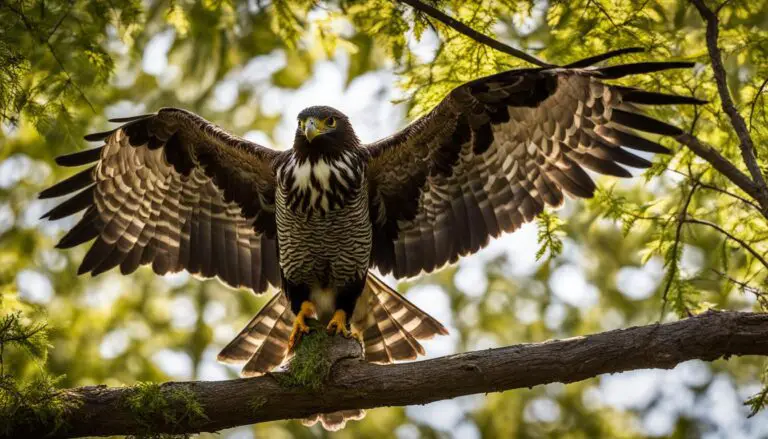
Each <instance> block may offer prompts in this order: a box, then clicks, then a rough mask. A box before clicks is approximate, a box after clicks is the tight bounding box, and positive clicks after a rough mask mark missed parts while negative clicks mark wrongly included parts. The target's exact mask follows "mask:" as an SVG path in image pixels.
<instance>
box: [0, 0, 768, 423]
mask: <svg viewBox="0 0 768 439" xmlns="http://www.w3.org/2000/svg"><path fill="white" fill-rule="evenodd" d="M430 8H431V9H436V10H438V11H442V13H444V14H446V15H447V16H449V17H452V18H453V19H455V20H457V21H458V22H460V23H461V24H463V25H464V26H466V27H467V28H469V29H471V30H474V31H475V32H477V33H479V34H481V35H485V36H487V37H490V38H493V39H495V40H497V41H500V42H502V43H503V44H506V45H509V46H512V47H514V48H517V49H519V50H520V51H522V52H524V53H527V54H529V55H531V56H533V57H535V58H537V59H539V60H543V61H544V62H546V63H549V64H556V65H566V64H568V63H570V62H574V61H576V60H579V59H583V58H587V57H590V56H594V55H598V54H601V53H605V52H609V51H612V50H617V49H622V48H630V47H640V48H642V49H644V51H643V52H630V53H626V54H624V55H622V56H621V58H617V59H614V60H611V61H609V62H618V61H621V62H641V61H648V60H682V61H693V62H696V67H695V68H694V69H687V70H685V69H683V70H672V71H667V72H661V73H657V74H650V75H641V76H637V77H632V78H629V79H628V80H624V82H623V83H624V84H626V85H631V86H638V87H641V88H643V89H647V90H653V91H659V92H666V93H674V94H682V95H693V96H696V97H698V98H700V99H705V100H707V101H708V104H706V105H702V106H697V107H692V106H689V107H685V106H673V107H670V108H665V109H662V110H657V111H655V112H654V116H656V117H657V118H659V119H661V120H665V121H669V122H670V123H673V124H675V125H677V126H679V127H681V128H683V129H684V130H685V131H686V133H688V134H686V135H684V136H681V137H679V138H678V139H677V140H675V139H672V138H664V139H662V141H661V142H662V143H663V144H664V145H665V146H667V147H669V148H670V149H671V150H672V154H670V155H660V156H656V157H654V165H653V167H652V168H651V169H649V170H648V171H646V172H644V173H640V172H639V171H638V172H634V173H635V174H636V175H637V176H636V177H635V178H633V179H631V180H626V181H625V180H622V181H618V180H617V179H615V178H610V177H606V178H600V179H598V185H599V187H600V189H599V192H598V194H597V195H596V196H595V197H594V198H593V199H591V200H589V201H588V202H574V201H573V200H569V201H568V202H566V205H565V207H564V208H563V209H561V210H558V211H550V212H547V213H545V214H542V215H541V216H540V217H539V218H538V219H537V221H536V223H535V224H531V225H529V226H526V227H524V228H523V229H522V230H520V231H519V232H517V233H515V234H513V235H510V236H508V237H504V238H501V239H499V240H496V241H495V242H493V243H492V244H491V245H490V246H489V248H488V249H486V250H484V251H482V252H481V253H480V254H478V255H475V256H472V257H469V258H466V259H465V260H464V261H462V262H461V263H460V264H458V265H457V266H454V267H449V268H447V269H444V270H442V271H440V272H438V273H435V274H433V275H429V276H424V277H421V278H418V279H415V280H413V281H409V282H404V283H401V284H400V285H399V286H398V290H399V291H401V292H405V293H406V295H407V296H408V297H409V298H411V299H412V300H414V301H415V302H416V303H417V304H419V305H420V306H422V307H423V308H424V309H425V310H426V311H428V312H430V313H431V314H433V315H435V317H437V318H438V319H440V320H441V321H442V322H443V323H445V324H446V325H447V326H448V327H449V329H450V331H451V336H450V337H446V338H445V339H443V340H434V341H432V342H430V343H428V344H426V345H425V348H426V350H427V352H428V353H429V354H430V356H439V355H445V354H450V353H456V352H465V351H474V350H479V349H486V348H489V347H499V346H507V345H511V344H516V343H527V342H542V341H546V340H549V339H554V338H567V337H572V336H582V335H587V334H592V333H597V332H602V331H607V330H612V329H617V328H625V327H629V326H633V325H648V324H652V323H655V322H669V321H674V320H677V319H680V318H686V317H688V316H691V315H696V314H700V313H702V312H705V311H707V310H712V309H716V310H741V311H766V307H768V299H767V298H766V295H765V288H766V282H768V279H767V276H768V262H766V258H767V257H768V256H766V252H768V241H766V237H768V227H767V223H766V219H767V218H768V189H767V188H766V183H765V178H764V175H763V174H764V173H765V170H766V167H767V165H768V149H767V148H768V147H766V145H768V124H767V123H766V122H768V85H766V84H768V2H766V1H764V0H760V1H743V0H739V1H729V2H723V3H716V2H711V1H703V0H695V1H693V2H687V1H686V2H679V1H671V0H643V1H640V0H620V1H611V2H609V1H605V0H584V1H582V0H579V1H571V2H563V1H549V2H547V1H518V0H501V1H498V0H497V1H492V0H484V1H478V2H467V1H458V0H429V1H428V0H421V1H415V0H408V1H405V0H403V1H397V0H367V1H363V0H329V1H316V0H272V1H263V0H251V1H236V0H221V1H217V0H205V1H202V2H193V1H184V0H170V1H164V0H151V1H145V2H142V1H134V0H109V1H103V0H96V1H85V0H48V1H38V0H0V23H3V25H2V26H0V122H2V125H0V359H1V362H0V365H1V366H2V371H0V374H2V376H1V377H0V434H3V433H5V434H8V433H9V431H8V430H6V431H4V430H3V428H6V427H4V426H8V428H10V426H12V425H13V422H11V420H15V421H14V422H16V421H18V420H19V419H20V416H21V415H22V413H21V412H19V411H17V410H18V409H19V407H22V406H23V407H26V408H28V409H29V410H27V411H25V412H24V413H23V415H24V416H25V417H28V421H29V422H45V423H50V425H52V426H54V427H53V428H60V429H61V428H65V426H62V425H59V424H58V422H59V421H60V420H61V419H62V417H61V414H62V413H65V412H67V410H70V409H71V405H72V404H76V403H77V402H73V401H72V400H69V399H67V397H66V394H64V393H61V392H59V391H58V390H57V389H64V388H72V387H76V386H83V385H96V384H106V385H110V386H122V385H125V386H134V385H137V383H142V384H139V388H140V389H141V392H138V393H137V395H138V396H140V397H144V396H146V397H147V398H150V397H151V395H152V392H155V391H156V389H157V385H156V384H152V383H162V382H165V381H169V380H180V379H202V380H210V379H227V378H234V377H236V376H237V369H236V368H230V367H225V366H222V365H218V364H216V363H215V357H216V352H218V351H219V350H220V348H221V347H223V345H224V344H226V342H227V341H229V339H230V338H231V337H232V336H233V335H234V334H235V333H236V331H238V330H239V329H240V328H241V327H242V326H244V325H245V323H246V322H247V321H248V320H249V319H250V318H251V317H252V316H253V315H254V314H255V313H256V311H258V309H259V308H260V306H261V305H262V304H263V303H264V302H265V301H266V300H267V299H268V298H269V297H268V295H265V296H254V295H253V294H250V293H249V292H247V291H245V290H242V291H239V290H238V291H233V290H231V289H228V288H226V287H224V286H223V285H221V284H220V283H219V282H218V281H216V280H208V281H200V280H197V279H192V278H190V277H189V276H187V275H184V274H180V275H174V276H167V277H164V278H160V277H157V276H155V275H154V274H153V273H152V272H151V270H149V269H140V270H139V271H138V272H137V273H135V274H133V275H131V276H129V277H123V276H120V275H119V273H115V272H108V273H105V274H103V275H101V276H99V277H96V278H85V277H83V278H79V277H77V276H76V274H75V273H76V269H77V265H78V264H79V262H80V261H81V260H82V257H83V254H84V250H85V249H84V248H76V249H73V250H69V251H58V250H55V249H54V248H53V246H54V244H55V243H56V241H57V239H58V238H59V237H60V236H61V234H62V233H63V231H64V230H65V229H67V228H68V227H69V226H71V225H72V224H62V223H61V222H60V223H43V222H40V221H39V220H38V217H39V216H40V215H41V214H42V213H43V212H45V211H46V210H47V208H49V207H50V206H51V204H50V203H48V200H46V201H42V200H38V199H37V193H38V192H39V191H40V190H41V189H43V188H44V187H46V186H49V185H50V184H51V183H52V182H54V181H55V180H59V179H61V178H62V177H64V176H65V175H64V173H71V172H72V171H71V170H65V169H62V168H57V167H55V166H53V158H54V157H55V156H57V155H60V154H63V153H67V152H74V151H77V150H80V149H84V148H86V147H87V144H86V142H85V141H83V140H82V137H83V136H84V135H85V134H86V133H90V132H95V131H103V130H105V129H107V128H108V127H110V124H109V123H108V122H107V119H108V118H110V117H120V116H131V115H136V114H141V113H145V112H152V111H155V110H157V109H159V108H160V107H171V106H172V107H180V108H185V109H188V110H190V111H193V112H195V113H198V114H200V115H202V116H203V117H205V118H206V119H208V120H211V121H213V122H215V123H217V124H219V125H221V126H222V127H225V128H226V129H228V130H230V131H232V132H236V133H238V134H243V135H246V136H247V137H249V138H253V139H256V140H258V141H259V142H263V143H267V144H269V145H274V146H275V147H278V148H286V147H289V146H290V138H291V132H292V126H293V121H294V119H295V116H296V113H297V112H298V111H299V110H300V109H301V108H303V107H305V106H308V105H311V104H317V103H325V104H330V105H334V106H337V107H339V108H340V109H342V110H344V111H345V112H346V113H347V114H349V115H350V116H351V117H352V120H353V122H354V123H356V126H358V125H359V126H360V127H361V129H360V134H361V136H362V137H363V140H364V141H372V140H375V139H376V138H380V137H383V136H385V135H387V134H389V133H391V132H393V131H394V130H395V129H397V128H399V127H400V126H403V125H404V124H406V123H407V122H408V120H410V119H412V118H414V117H416V116H418V115H421V114H424V113H425V112H426V111H429V109H431V108H432V107H433V106H434V105H436V104H437V103H438V102H439V101H440V100H441V99H442V98H443V97H444V96H445V95H446V94H447V93H448V92H449V91H450V90H451V89H452V88H454V87H456V86H458V85H460V84H462V83H464V82H466V81H469V80H471V79H474V78H477V77H479V76H483V75H489V74H493V73H497V72H500V71H504V70H508V69H512V68H523V67H531V66H532V64H531V63H530V62H528V61H525V60H521V59H520V58H519V57H515V56H513V55H510V54H509V53H504V52H503V51H502V50H497V49H494V48H492V47H490V46H488V45H486V44H482V43H481V42H478V41H476V39H473V38H471V36H472V35H469V36H468V35H466V34H465V33H462V32H460V30H461V28H460V27H457V26H456V25H450V23H448V24H446V23H444V22H443V21H441V20H439V19H438V18H436V16H434V14H432V15H430V13H429V10H430ZM503 44H502V45H503ZM326 100H330V101H331V102H326ZM366 137H368V138H366ZM679 142H682V144H681V143H679ZM765 370H766V369H765V364H764V359H763V358H760V357H740V358H735V359H731V360H729V361H715V362H711V363H707V362H702V361H693V362H687V363H683V364H681V365H680V366H678V367H677V368H675V369H674V370H672V371H670V372H659V371H648V370H641V371H636V372H629V373H626V374H621V375H602V376H598V377H593V378H590V379H586V380H583V381H579V382H576V383H572V384H568V385H561V384H550V385H546V386H537V387H533V388H530V389H523V390H514V391H508V392H504V393H493V394H488V395H480V396H471V397H462V398H459V399H456V400H447V401H440V402H436V403H433V404H430V405H427V406H423V407H421V406H409V407H407V408H401V407H390V408H379V409H374V410H371V411H369V414H368V416H367V418H366V419H365V420H363V421H361V422H354V423H350V424H348V426H347V428H346V429H345V430H342V431H340V432H338V433H334V434H333V436H338V437H359V436H367V437H370V436H372V435H377V436H381V437H399V438H409V437H422V436H423V437H454V436H455V437H479V436H481V435H482V436H487V437H521V438H522V437H626V438H630V437H633V438H634V437H650V436H662V435H670V436H674V437H689V436H700V435H710V436H711V437H724V436H723V435H724V434H726V432H728V434H736V433H738V434H742V435H743V436H744V437H758V436H759V433H760V432H762V431H765V430H766V429H768V416H766V415H765V414H764V412H759V409H760V408H761V407H762V405H763V404H764V399H765V397H766V394H768V390H766V388H765V387H764V386H763V383H761V377H762V375H764V374H765ZM450 385H451V383H446V386H450ZM147 395H149V396H147ZM188 396H189V395H185V394H183V392H182V394H180V395H178V398H179V401H181V402H182V403H184V404H186V405H184V407H187V408H188V409H189V411H188V412H187V413H189V416H197V415H199V416H206V414H205V408H204V407H200V406H198V405H197V404H196V401H194V399H193V398H188ZM152 401H155V402H157V400H151V399H147V400H146V401H144V400H133V402H134V403H135V404H136V406H137V407H147V406H149V405H151V403H152ZM744 402H746V405H745V406H743V407H742V403H744ZM257 405H258V404H257ZM257 408H258V407H257ZM257 408H256V409H257ZM248 409H249V408H246V410H248ZM250 409H253V408H252V407H251V408H250ZM254 410H255V409H254ZM749 414H756V415H755V416H754V417H751V418H748V417H747V415H749ZM437 418H440V419H442V421H438V420H436V419H437ZM25 419H27V418H25ZM446 419H449V420H448V421H446ZM734 432H736V433H734ZM136 433H137V434H151V433H152V432H151V429H149V428H148V429H147V431H143V432H136ZM227 434H231V435H232V437H253V436H254V435H256V436H267V437H315V436H323V435H327V433H324V432H323V431H321V430H319V429H317V428H313V429H307V428H306V427H303V426H302V425H301V424H300V423H298V422H296V421H278V422H270V423H261V424H255V425H253V426H248V427H241V428H239V429H236V430H232V431H230V432H228V433H227Z"/></svg>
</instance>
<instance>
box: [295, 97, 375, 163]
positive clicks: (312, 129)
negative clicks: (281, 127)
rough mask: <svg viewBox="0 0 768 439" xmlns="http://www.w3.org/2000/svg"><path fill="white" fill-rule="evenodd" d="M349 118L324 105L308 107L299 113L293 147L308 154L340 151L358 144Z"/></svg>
mask: <svg viewBox="0 0 768 439" xmlns="http://www.w3.org/2000/svg"><path fill="white" fill-rule="evenodd" d="M359 144H360V141H359V140H358V138H357V135H356V134H355V130H354V129H352V125H351V124H350V122H349V118H348V117H347V116H346V115H344V113H342V112H341V111H339V110H337V109H335V108H331V107H324V106H316V107H308V108H305V109H304V110H302V111H301V112H300V113H299V117H298V123H297V126H296V138H295V140H294V148H295V149H297V150H299V151H302V152H305V153H307V154H310V155H315V154H324V153H334V152H341V151H343V150H344V149H347V148H351V147H356V146H359Z"/></svg>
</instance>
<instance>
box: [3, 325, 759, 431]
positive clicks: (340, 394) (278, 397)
mask: <svg viewBox="0 0 768 439" xmlns="http://www.w3.org/2000/svg"><path fill="white" fill-rule="evenodd" d="M331 352H332V353H331V354H329V356H330V357H331V358H332V359H333V361H334V364H333V367H332V369H331V373H330V375H329V377H328V379H327V380H326V382H325V383H324V384H323V385H322V387H321V388H320V389H318V390H316V391H313V390H308V389H304V388H291V387H284V386H281V384H280V376H281V374H284V372H281V373H275V374H270V375H267V376H263V377H258V378H251V379H235V380H229V381H209V382H202V381H190V382H169V383H165V384H163V385H162V386H161V393H162V394H163V395H167V396H169V398H168V400H169V401H171V404H170V407H168V410H175V413H176V414H178V413H183V412H184V408H183V407H180V405H181V404H180V403H178V402H174V400H173V398H171V395H173V394H174V392H178V391H179V390H180V389H182V390H184V391H185V392H187V393H188V394H192V395H194V397H195V400H196V401H197V402H198V403H199V404H201V405H202V407H203V409H204V410H205V416H204V417H197V418H194V417H190V416H186V417H185V416H175V418H176V420H177V421H174V422H171V421H169V420H168V416H167V415H168V410H163V411H162V412H159V413H154V414H151V413H150V414H149V416H148V415H147V414H146V413H144V414H143V415H142V416H141V417H140V418H137V416H136V413H135V412H134V411H132V410H131V409H130V407H129V405H128V404H126V397H128V396H130V395H131V394H132V392H135V391H136V390H134V388H110V387H106V386H88V387H80V388H75V389H70V390H67V391H65V392H66V393H67V394H68V395H69V397H71V398H77V399H78V400H79V401H80V405H79V407H78V408H76V409H74V410H72V411H71V412H70V413H68V414H67V416H66V419H65V422H64V424H63V427H60V428H59V429H58V430H57V431H55V432H53V434H50V435H49V436H48V437H55V438H65V437H76V436H86V435H89V436H106V435H118V434H141V433H146V432H149V431H151V432H153V433H177V434H178V433H195V432H202V431H217V430H221V429H225V428H230V427H235V426H239V425H246V424H253V423H258V422H265V421H273V420H278V419H291V418H302V417H306V416H309V415H312V414H314V413H318V412H331V411H337V410H343V409H352V408H374V407H383V406H402V405H412V404H426V403H429V402H432V401H437V400H442V399H449V398H455V397H457V396H462V395H471V394H476V393H489V392H500V391H504V390H511V389H518V388H524V387H533V386H536V385H540V384H546V383H552V382H562V383H571V382H574V381H580V380H584V379H587V378H591V377H595V376H597V375H600V374H605V373H616V372H623V371H627V370H633V369H649V368H653V369H670V368H672V367H674V366H675V365H677V364H679V363H681V362H683V361H687V360H692V359H700V360H705V361H714V360H716V359H718V358H721V357H723V358H726V359H727V358H728V357H730V356H732V355H768V314H759V313H745V312H715V311H710V312H707V313H704V314H701V315H698V316H695V317H691V318H688V319H685V320H681V321H677V322H673V323H665V324H658V323H657V324H652V325H647V326H640V327H633V328H629V329H620V330H614V331H608V332H603V333H599V334H594V335H588V336H583V337H573V338H569V339H565V340H551V341H546V342H542V343H530V344H521V345H515V346H509V347H504V348H498V349H488V350H484V351H477V352H468V353H464V354H458V355H453V356H449V357H441V358H435V359H431V360H424V361H416V362H410V363H400V364H395V365H388V366H381V365H375V364H371V363H366V362H364V361H362V360H360V358H359V356H360V346H359V344H357V342H356V341H354V340H348V339H344V338H341V337H337V338H336V339H335V340H334V343H333V345H332V349H331ZM22 430H23V431H22ZM22 430H17V431H15V432H14V435H16V436H14V437H42V436H44V435H48V434H49V433H50V428H49V427H48V426H44V425H32V426H26V427H24V428H23V429H22ZM12 436H13V435H12Z"/></svg>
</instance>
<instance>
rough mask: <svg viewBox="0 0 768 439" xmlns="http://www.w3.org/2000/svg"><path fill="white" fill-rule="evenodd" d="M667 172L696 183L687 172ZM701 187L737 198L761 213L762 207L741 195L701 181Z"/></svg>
mask: <svg viewBox="0 0 768 439" xmlns="http://www.w3.org/2000/svg"><path fill="white" fill-rule="evenodd" d="M666 170H667V172H671V173H673V174H677V175H680V176H682V177H685V178H686V179H687V180H691V181H696V180H695V179H694V178H693V177H692V176H691V175H689V174H686V173H685V172H680V171H678V170H676V169H670V168H667V169H666ZM699 186H701V188H702V189H709V190H712V191H715V192H719V193H721V194H723V195H728V196H729V197H732V198H735V199H737V200H739V201H741V202H742V203H744V204H746V205H748V206H750V207H752V208H753V209H755V210H757V211H758V212H761V209H760V206H758V205H757V204H755V203H754V202H753V201H751V200H748V199H746V198H744V197H742V196H741V195H739V194H734V193H733V192H730V191H728V190H726V189H723V188H720V187H717V186H715V185H712V184H708V183H702V182H701V181H699Z"/></svg>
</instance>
